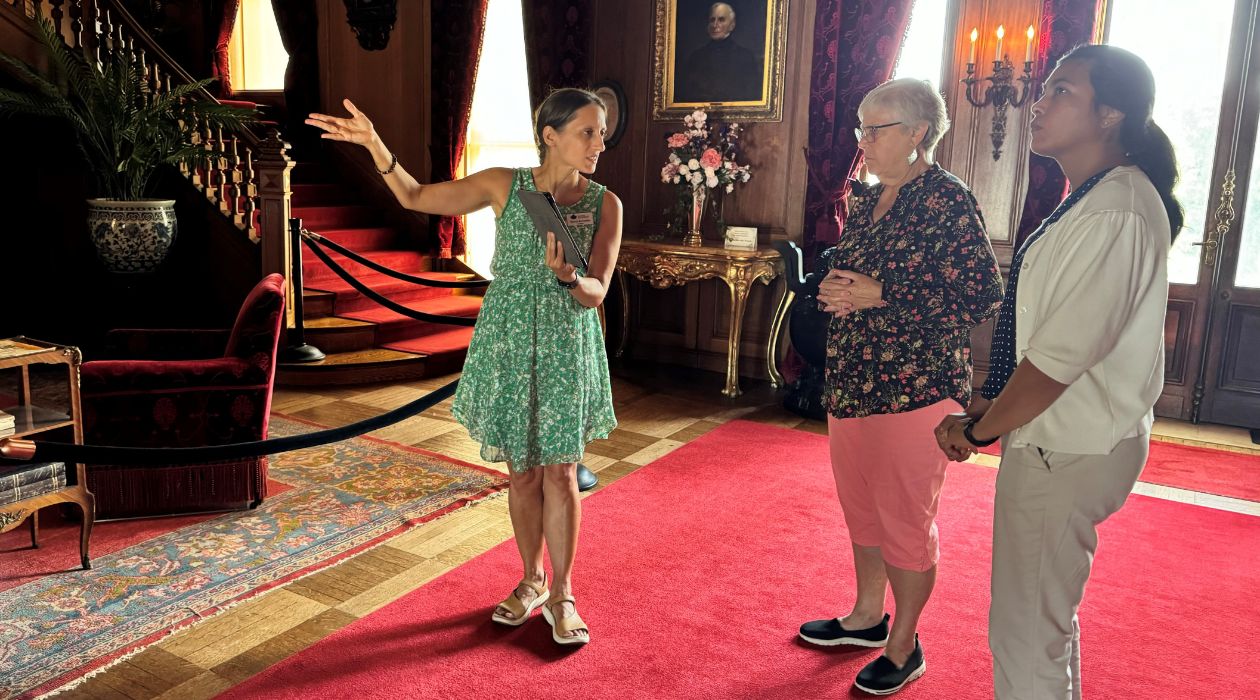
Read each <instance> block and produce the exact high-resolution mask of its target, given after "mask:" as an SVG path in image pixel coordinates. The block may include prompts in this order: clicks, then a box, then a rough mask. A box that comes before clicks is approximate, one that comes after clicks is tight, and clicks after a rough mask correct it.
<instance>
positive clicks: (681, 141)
mask: <svg viewBox="0 0 1260 700" xmlns="http://www.w3.org/2000/svg"><path fill="white" fill-rule="evenodd" d="M687 141H688V139H687V135H686V134H670V135H669V141H668V143H669V147H670V148H682V147H683V146H686V145H687Z"/></svg>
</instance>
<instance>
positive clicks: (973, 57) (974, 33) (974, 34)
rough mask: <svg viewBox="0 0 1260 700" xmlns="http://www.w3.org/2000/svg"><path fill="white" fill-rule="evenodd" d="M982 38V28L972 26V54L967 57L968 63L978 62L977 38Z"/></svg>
mask: <svg viewBox="0 0 1260 700" xmlns="http://www.w3.org/2000/svg"><path fill="white" fill-rule="evenodd" d="M979 38H980V30H979V29H976V28H975V27H972V28H971V56H970V57H969V58H968V59H967V63H972V64H974V63H975V62H976V39H979Z"/></svg>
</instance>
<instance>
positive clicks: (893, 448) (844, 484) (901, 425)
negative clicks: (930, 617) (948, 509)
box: [827, 399, 960, 571]
mask: <svg viewBox="0 0 1260 700" xmlns="http://www.w3.org/2000/svg"><path fill="white" fill-rule="evenodd" d="M959 410H960V409H959V406H958V403H957V402H956V401H953V400H952V399H946V400H944V401H939V402H937V403H934V404H932V405H931V406H925V407H923V408H919V409H915V410H913V411H906V412H905V413H887V414H877V415H871V416H865V417H862V418H845V419H843V420H839V419H837V418H835V417H834V416H831V417H829V418H828V419H827V432H828V433H829V435H830V438H831V467H832V470H833V471H834V472H835V476H836V492H837V493H838V494H839V495H840V507H841V508H842V509H843V510H844V521H845V523H846V524H847V525H848V527H849V537H850V539H852V540H853V543H854V544H857V545H859V546H863V547H879V549H880V554H881V555H882V556H883V558H884V562H885V563H887V564H890V565H892V566H895V567H897V568H898V569H906V570H908V571H927V570H928V569H930V568H932V567H933V566H935V565H936V560H937V559H938V558H939V556H940V542H939V540H938V538H937V534H936V510H937V507H938V506H939V505H940V501H941V487H942V486H944V485H945V468H946V467H947V466H948V465H949V458H947V457H946V456H945V455H944V454H942V453H941V450H940V448H939V447H937V445H936V436H935V435H934V434H933V432H932V431H933V429H934V428H936V426H937V425H938V424H939V423H940V422H941V420H942V419H943V418H944V417H945V416H946V415H948V414H950V413H953V412H956V411H959Z"/></svg>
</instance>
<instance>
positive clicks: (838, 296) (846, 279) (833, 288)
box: [818, 270, 885, 318]
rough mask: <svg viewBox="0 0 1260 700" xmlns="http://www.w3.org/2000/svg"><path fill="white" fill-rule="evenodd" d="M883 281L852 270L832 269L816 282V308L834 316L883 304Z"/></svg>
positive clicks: (839, 316) (837, 316)
mask: <svg viewBox="0 0 1260 700" xmlns="http://www.w3.org/2000/svg"><path fill="white" fill-rule="evenodd" d="M883 297H884V283H883V282H880V281H879V280H877V279H874V278H872V277H868V276H867V275H864V274H862V273H860V272H854V271H852V270H832V271H830V272H828V273H827V276H826V277H824V278H823V281H822V282H820V283H819V284H818V308H819V309H822V310H823V311H824V312H825V313H829V314H831V315H832V316H834V317H836V318H841V317H843V316H848V315H849V314H851V313H853V312H854V311H861V310H862V309H876V308H879V307H881V306H885V302H884V298H883Z"/></svg>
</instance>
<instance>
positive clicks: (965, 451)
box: [933, 413, 980, 462]
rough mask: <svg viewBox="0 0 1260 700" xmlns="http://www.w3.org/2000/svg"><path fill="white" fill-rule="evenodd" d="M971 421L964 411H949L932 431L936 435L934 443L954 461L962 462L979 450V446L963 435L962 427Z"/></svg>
mask: <svg viewBox="0 0 1260 700" xmlns="http://www.w3.org/2000/svg"><path fill="white" fill-rule="evenodd" d="M971 421H972V419H971V417H970V416H968V415H967V414H966V413H951V414H949V415H948V416H945V418H944V419H943V420H941V422H940V424H939V425H937V426H936V429H935V430H934V431H933V433H935V435H936V444H937V446H938V447H940V448H941V452H944V453H945V456H946V457H949V458H950V459H951V460H953V461H955V462H964V461H966V460H968V459H970V458H971V455H973V454H975V453H977V452H979V451H980V450H979V448H977V447H976V446H975V445H973V444H971V441H970V440H968V439H967V436H965V435H963V428H965V427H967V424H968V423H970V422H971Z"/></svg>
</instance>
